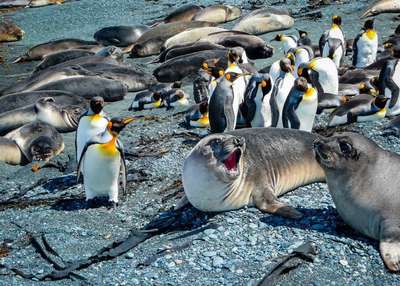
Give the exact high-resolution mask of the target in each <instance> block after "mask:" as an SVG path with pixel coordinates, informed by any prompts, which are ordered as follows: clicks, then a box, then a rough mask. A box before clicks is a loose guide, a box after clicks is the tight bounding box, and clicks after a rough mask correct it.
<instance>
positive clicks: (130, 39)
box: [93, 25, 150, 47]
mask: <svg viewBox="0 0 400 286" xmlns="http://www.w3.org/2000/svg"><path fill="white" fill-rule="evenodd" d="M149 29H150V27H148V26H146V25H135V26H111V27H105V28H102V29H100V30H99V31H97V32H96V33H94V35H93V38H94V39H95V40H96V41H97V42H98V43H99V44H101V45H103V46H116V47H128V46H129V45H132V44H133V43H134V42H136V41H137V39H139V38H140V36H141V35H143V34H144V33H145V32H147V31H148V30H149Z"/></svg>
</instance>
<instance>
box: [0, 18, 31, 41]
mask: <svg viewBox="0 0 400 286" xmlns="http://www.w3.org/2000/svg"><path fill="white" fill-rule="evenodd" d="M24 34H25V32H24V31H23V30H22V29H21V28H20V27H18V26H17V25H16V24H15V23H13V22H12V21H10V20H7V21H2V22H0V42H14V41H19V40H21V39H22V37H23V36H24Z"/></svg>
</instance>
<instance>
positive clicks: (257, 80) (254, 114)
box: [240, 74, 273, 127]
mask: <svg viewBox="0 0 400 286" xmlns="http://www.w3.org/2000/svg"><path fill="white" fill-rule="evenodd" d="M272 87H273V83H272V79H271V77H270V76H269V74H256V75H253V76H252V77H251V78H250V80H249V83H248V85H247V88H246V92H245V96H244V102H243V104H242V105H241V107H240V109H241V112H242V114H243V117H244V118H245V120H246V123H247V125H248V126H251V127H270V126H271V124H272V117H271V114H272V112H271V106H270V99H271V93H272Z"/></svg>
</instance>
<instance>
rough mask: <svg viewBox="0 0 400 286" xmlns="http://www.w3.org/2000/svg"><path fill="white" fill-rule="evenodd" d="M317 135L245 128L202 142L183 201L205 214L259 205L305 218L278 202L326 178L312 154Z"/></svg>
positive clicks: (186, 175)
mask: <svg viewBox="0 0 400 286" xmlns="http://www.w3.org/2000/svg"><path fill="white" fill-rule="evenodd" d="M316 138H317V136H316V135H314V134H311V133H308V132H304V131H299V130H293V129H279V128H247V129H240V130H235V131H231V132H227V133H223V134H212V135H209V136H207V137H205V138H203V139H202V140H201V141H200V142H199V143H197V145H196V146H195V147H194V148H193V149H192V151H190V153H189V155H188V156H187V157H186V159H185V162H184V166H183V173H182V182H183V187H184V190H185V196H186V198H184V199H182V201H181V202H179V203H178V206H177V208H179V207H181V206H182V205H183V204H184V202H185V200H187V201H189V202H190V203H191V204H192V205H193V206H194V207H195V208H197V209H199V210H201V211H205V212H221V211H228V210H234V209H239V208H242V207H244V206H255V207H256V208H258V209H259V210H261V211H263V212H267V213H270V214H277V215H281V216H284V217H289V218H300V217H301V216H302V214H301V213H300V212H299V211H297V210H295V209H294V208H292V207H290V206H288V205H287V204H285V203H283V202H280V201H279V200H278V199H277V198H278V197H279V196H282V195H284V194H285V193H287V192H289V191H291V190H294V189H296V188H298V187H300V186H304V185H307V184H311V183H314V182H322V181H324V180H325V175H324V171H323V170H322V168H321V167H320V166H319V164H318V162H317V161H316V160H315V157H314V153H313V150H312V144H313V141H314V140H315V139H316Z"/></svg>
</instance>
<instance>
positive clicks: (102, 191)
mask: <svg viewBox="0 0 400 286" xmlns="http://www.w3.org/2000/svg"><path fill="white" fill-rule="evenodd" d="M134 119H136V118H134V117H126V118H112V119H111V120H110V121H109V122H108V124H107V129H106V130H105V131H104V132H102V133H101V134H99V135H97V136H96V137H94V138H92V139H91V140H90V141H89V142H87V143H86V145H85V148H84V149H83V151H82V156H81V158H80V160H79V163H78V180H79V176H80V174H81V173H82V174H83V182H84V190H85V195H86V203H87V207H88V208H92V207H96V201H95V198H97V197H102V196H108V202H109V204H110V205H111V206H112V207H115V206H116V205H118V187H119V178H120V175H121V181H122V190H123V193H125V189H126V174H127V172H126V171H127V170H126V164H125V155H124V149H123V146H122V143H121V142H120V141H119V140H118V135H119V133H120V132H121V131H122V129H124V127H125V126H126V125H127V124H129V123H130V122H132V121H133V120H134Z"/></svg>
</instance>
